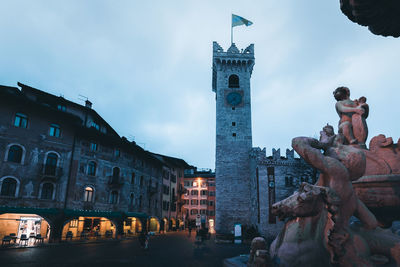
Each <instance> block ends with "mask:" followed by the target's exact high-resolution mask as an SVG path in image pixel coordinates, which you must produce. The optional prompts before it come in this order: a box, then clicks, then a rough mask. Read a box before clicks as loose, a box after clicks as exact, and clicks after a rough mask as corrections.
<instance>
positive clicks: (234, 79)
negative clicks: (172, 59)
mask: <svg viewBox="0 0 400 267" xmlns="http://www.w3.org/2000/svg"><path fill="white" fill-rule="evenodd" d="M229 88H239V77H238V76H237V75H236V74H232V75H231V76H229Z"/></svg>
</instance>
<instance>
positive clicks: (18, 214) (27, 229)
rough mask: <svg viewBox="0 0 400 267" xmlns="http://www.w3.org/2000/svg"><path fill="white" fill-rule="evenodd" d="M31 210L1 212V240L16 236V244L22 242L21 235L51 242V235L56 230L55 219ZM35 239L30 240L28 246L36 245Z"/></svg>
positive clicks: (16, 209)
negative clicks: (12, 235)
mask: <svg viewBox="0 0 400 267" xmlns="http://www.w3.org/2000/svg"><path fill="white" fill-rule="evenodd" d="M24 210H26V211H24ZM33 210H34V209H30V208H21V209H18V208H15V209H10V211H1V212H0V229H2V231H1V232H0V239H3V237H4V236H5V235H10V234H15V236H16V240H15V241H16V242H18V241H20V240H19V239H20V238H21V235H26V237H28V238H29V236H31V235H32V236H35V237H36V238H38V235H40V238H43V242H51V235H52V232H53V229H55V225H54V222H55V220H54V218H52V217H51V215H49V214H46V213H45V214H42V213H41V212H32V211H33ZM36 238H35V239H31V238H29V240H28V245H34V244H35V243H36V242H35V240H36Z"/></svg>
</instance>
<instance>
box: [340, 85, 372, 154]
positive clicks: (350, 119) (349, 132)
mask: <svg viewBox="0 0 400 267" xmlns="http://www.w3.org/2000/svg"><path fill="white" fill-rule="evenodd" d="M333 95H334V97H335V99H336V100H337V103H336V105H335V107H336V112H337V113H338V115H339V117H340V121H339V133H341V134H343V135H344V137H345V139H346V140H345V143H346V144H351V145H353V144H359V145H360V146H361V147H362V148H365V141H366V140H367V136H368V127H367V123H366V121H365V119H366V118H367V117H368V113H369V107H368V104H367V103H366V100H367V99H366V98H365V97H360V98H359V99H358V100H351V99H350V90H349V88H347V87H338V88H336V90H335V91H334V92H333Z"/></svg>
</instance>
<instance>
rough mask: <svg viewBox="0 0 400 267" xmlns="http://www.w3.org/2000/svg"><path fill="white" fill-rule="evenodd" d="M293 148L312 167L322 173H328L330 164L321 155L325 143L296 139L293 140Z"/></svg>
mask: <svg viewBox="0 0 400 267" xmlns="http://www.w3.org/2000/svg"><path fill="white" fill-rule="evenodd" d="M292 147H293V148H294V150H295V151H296V152H297V153H298V154H299V155H300V156H301V157H302V158H304V160H305V161H306V162H307V163H309V164H310V165H311V166H313V167H314V168H316V169H318V170H320V171H322V172H326V171H327V169H328V162H327V159H326V157H325V156H324V155H323V154H322V153H321V149H322V148H323V147H324V144H323V143H321V142H319V141H318V140H317V139H314V138H310V137H296V138H293V140H292Z"/></svg>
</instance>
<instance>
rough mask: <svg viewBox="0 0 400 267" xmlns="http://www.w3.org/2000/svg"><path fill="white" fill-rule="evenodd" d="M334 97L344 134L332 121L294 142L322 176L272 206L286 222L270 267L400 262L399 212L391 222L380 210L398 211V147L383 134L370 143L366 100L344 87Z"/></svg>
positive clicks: (274, 246) (297, 149) (399, 198)
mask: <svg viewBox="0 0 400 267" xmlns="http://www.w3.org/2000/svg"><path fill="white" fill-rule="evenodd" d="M333 95H334V98H335V99H336V100H337V102H336V111H337V113H338V115H339V117H340V120H339V126H338V133H337V134H335V132H334V128H333V127H332V126H330V125H326V126H325V127H323V129H322V131H321V132H320V138H319V140H317V139H314V138H310V137H296V138H294V139H293V140H292V146H293V148H294V150H295V151H296V152H297V153H298V154H299V155H300V156H301V157H302V158H303V159H304V160H305V161H306V162H307V163H309V164H310V165H311V166H313V167H314V168H316V169H317V170H319V172H320V176H319V179H318V181H317V183H316V184H315V185H312V184H308V183H303V184H302V185H301V187H300V189H299V190H298V191H297V192H295V193H294V194H293V195H292V196H290V197H288V198H286V199H284V200H282V201H280V202H278V203H275V204H274V205H273V211H272V212H273V214H274V215H276V216H278V217H279V218H280V219H281V220H283V219H286V223H285V225H284V227H283V229H282V230H281V232H280V233H279V235H278V236H277V238H276V239H275V240H274V241H273V243H272V244H271V246H270V251H269V252H270V253H269V254H270V258H271V261H272V264H274V265H277V266H346V267H347V266H376V265H379V266H400V236H398V235H395V234H393V233H392V231H391V230H390V229H388V228H387V227H388V226H390V224H391V222H392V221H393V220H394V219H393V218H396V216H400V214H397V215H396V216H394V217H393V216H392V217H393V218H392V217H391V218H392V219H391V220H385V216H386V215H385V213H383V214H382V213H379V210H381V209H385V208H388V207H389V208H390V207H392V208H394V211H397V213H398V210H397V209H398V208H399V206H400V205H399V203H400V193H399V191H398V189H399V188H396V190H394V189H393V185H394V184H396V185H400V183H399V182H400V157H399V155H400V151H399V149H400V148H399V147H398V146H397V144H394V143H393V140H392V139H391V138H386V137H385V136H384V135H379V136H376V137H373V138H372V139H371V141H370V144H369V148H367V146H366V144H365V142H366V140H367V136H368V127H367V123H366V119H367V117H368V113H369V106H368V104H367V103H366V102H367V99H366V98H365V97H360V98H358V99H356V100H351V99H350V90H349V89H348V88H346V87H339V88H337V89H336V90H335V91H334V92H333ZM371 181H373V182H371ZM377 184H378V186H376V185H377ZM385 186H386V187H385ZM387 190H389V191H387ZM371 197H372V198H371ZM371 200H372V201H371ZM364 202H366V203H364ZM366 204H367V205H366ZM374 208H375V210H374ZM371 209H372V211H374V213H375V214H378V215H379V217H377V216H376V215H375V214H374V213H373V212H371ZM386 211H387V210H386ZM389 217H390V216H389ZM351 222H352V223H351Z"/></svg>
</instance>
